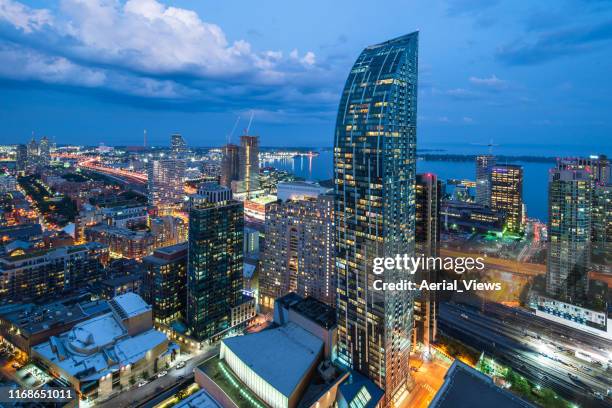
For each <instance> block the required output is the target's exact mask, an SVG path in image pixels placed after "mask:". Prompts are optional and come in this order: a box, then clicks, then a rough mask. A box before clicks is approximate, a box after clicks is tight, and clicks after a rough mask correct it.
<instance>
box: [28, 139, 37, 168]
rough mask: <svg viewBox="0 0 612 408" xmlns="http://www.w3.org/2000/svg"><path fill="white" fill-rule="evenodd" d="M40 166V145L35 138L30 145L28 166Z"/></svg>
mask: <svg viewBox="0 0 612 408" xmlns="http://www.w3.org/2000/svg"><path fill="white" fill-rule="evenodd" d="M37 164H38V143H37V142H36V139H35V138H34V136H32V140H30V142H29V143H28V166H36V165H37Z"/></svg>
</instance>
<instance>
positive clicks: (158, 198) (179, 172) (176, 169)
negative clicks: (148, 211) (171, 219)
mask: <svg viewBox="0 0 612 408" xmlns="http://www.w3.org/2000/svg"><path fill="white" fill-rule="evenodd" d="M184 164H185V163H184V162H183V161H182V160H180V159H174V158H169V159H154V160H149V162H148V163H147V175H148V180H147V183H148V184H147V191H148V194H149V204H150V205H154V206H157V207H163V206H167V205H173V204H176V203H179V202H181V201H182V200H183V196H184V192H183V174H184V170H185V167H184Z"/></svg>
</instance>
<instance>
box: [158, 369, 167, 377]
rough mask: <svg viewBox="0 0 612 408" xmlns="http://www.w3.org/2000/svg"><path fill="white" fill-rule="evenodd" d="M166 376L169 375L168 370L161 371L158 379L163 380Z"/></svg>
mask: <svg viewBox="0 0 612 408" xmlns="http://www.w3.org/2000/svg"><path fill="white" fill-rule="evenodd" d="M166 374H168V371H166V370H164V371H160V372H159V373H157V378H162V377H163V376H164V375H166Z"/></svg>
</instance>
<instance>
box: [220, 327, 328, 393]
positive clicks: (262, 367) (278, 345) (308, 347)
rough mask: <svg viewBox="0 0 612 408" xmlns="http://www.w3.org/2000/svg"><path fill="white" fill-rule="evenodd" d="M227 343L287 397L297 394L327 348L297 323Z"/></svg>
mask: <svg viewBox="0 0 612 408" xmlns="http://www.w3.org/2000/svg"><path fill="white" fill-rule="evenodd" d="M223 344H225V346H226V347H227V348H228V349H229V350H230V351H231V352H232V353H234V354H235V355H236V357H238V358H239V359H240V360H241V361H242V362H243V363H244V364H245V365H247V366H248V367H250V368H251V369H252V370H253V371H254V372H256V373H257V375H259V376H260V377H261V378H262V379H263V380H264V381H266V382H267V383H268V384H270V385H271V386H272V387H274V388H275V389H276V390H278V391H279V392H280V393H282V394H283V395H285V396H286V397H290V396H291V395H292V394H293V392H294V391H295V388H296V387H297V385H298V384H299V383H300V381H301V380H302V379H303V377H304V376H305V375H306V374H307V372H308V370H309V369H310V367H312V365H313V364H314V363H315V362H316V360H317V359H318V358H319V355H320V353H321V350H322V349H323V342H322V341H321V340H320V339H318V338H317V337H315V336H314V335H312V334H310V333H309V332H307V331H306V330H304V329H302V328H301V327H300V326H298V325H296V324H294V323H287V324H286V325H284V326H281V327H278V328H274V329H268V330H263V331H261V332H259V333H253V334H249V335H245V336H237V337H231V338H228V339H224V340H223ZM279 361H285V362H290V363H289V364H278V362H279Z"/></svg>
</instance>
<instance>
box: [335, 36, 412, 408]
mask: <svg viewBox="0 0 612 408" xmlns="http://www.w3.org/2000/svg"><path fill="white" fill-rule="evenodd" d="M417 54H418V32H415V33H412V34H408V35H405V36H403V37H399V38H396V39H393V40H390V41H386V42H384V43H381V44H376V45H372V46H370V47H367V48H366V49H364V50H363V52H362V53H361V55H359V58H358V59H357V61H356V62H355V64H354V65H353V68H352V69H351V72H350V74H349V76H348V78H347V81H346V84H345V87H344V90H343V92H342V96H341V99H340V106H339V109H338V118H337V121H336V131H335V143H334V181H335V194H336V200H335V201H336V203H335V204H336V205H335V219H336V231H337V236H336V250H337V255H336V270H337V274H338V291H337V295H338V300H337V306H338V359H339V360H340V361H341V362H343V363H345V364H346V365H348V366H350V367H351V368H353V369H355V370H357V371H359V372H361V373H363V374H365V375H366V376H367V377H369V378H370V379H371V380H373V381H374V382H376V384H378V385H379V386H380V387H381V388H383V389H385V403H384V404H383V405H387V406H391V405H393V401H394V399H395V398H399V397H401V396H402V395H404V391H405V390H406V385H407V380H408V379H409V376H410V374H409V367H408V366H409V358H408V357H409V353H410V341H411V329H412V324H413V322H412V320H413V315H412V312H413V310H412V308H413V305H412V295H411V294H410V291H376V290H373V289H372V282H373V280H374V279H380V278H382V279H383V280H384V281H385V282H399V281H400V280H402V279H412V276H411V275H410V274H409V273H408V272H406V271H403V270H402V271H400V270H388V271H385V273H384V275H380V276H379V275H374V274H373V272H372V264H373V258H375V257H385V256H395V255H396V254H400V255H402V256H403V254H408V256H413V255H414V228H415V227H414V216H415V214H414V211H415V209H414V206H415V203H414V200H415V192H414V184H415V170H416V108H417V106H416V103H417V75H418V74H417V71H418V60H417V58H418V57H417Z"/></svg>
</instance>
